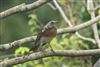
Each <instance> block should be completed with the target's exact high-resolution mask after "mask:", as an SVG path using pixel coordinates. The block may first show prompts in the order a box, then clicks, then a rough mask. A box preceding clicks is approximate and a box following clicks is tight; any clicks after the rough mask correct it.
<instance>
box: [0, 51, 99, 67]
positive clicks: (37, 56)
mask: <svg viewBox="0 0 100 67" xmlns="http://www.w3.org/2000/svg"><path fill="white" fill-rule="evenodd" d="M97 54H100V49H93V50H55V51H54V52H53V51H44V52H42V51H40V52H36V53H32V54H28V55H25V56H21V57H16V58H12V59H8V60H5V61H2V62H0V67H6V66H11V65H15V64H19V63H24V62H26V61H30V60H37V59H40V58H45V57H52V56H65V57H79V56H92V55H97Z"/></svg>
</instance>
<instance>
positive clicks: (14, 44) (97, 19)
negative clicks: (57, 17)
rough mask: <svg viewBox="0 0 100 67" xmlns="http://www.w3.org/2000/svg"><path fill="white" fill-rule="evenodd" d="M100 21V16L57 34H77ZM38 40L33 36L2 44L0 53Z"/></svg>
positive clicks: (59, 30)
mask: <svg viewBox="0 0 100 67" xmlns="http://www.w3.org/2000/svg"><path fill="white" fill-rule="evenodd" d="M99 20H100V15H99V16H97V17H95V18H93V19H91V20H90V21H87V22H84V23H82V24H79V25H76V26H74V27H68V28H61V29H58V30H57V34H62V33H72V32H76V31H78V30H81V29H84V28H86V27H89V26H90V25H92V24H94V23H96V22H97V21H99ZM35 38H36V36H31V37H27V38H23V39H20V40H16V41H14V42H12V43H9V44H1V45H0V51H2V50H8V49H10V48H12V47H15V46H16V47H17V46H20V45H21V44H24V43H27V42H32V41H34V40H35Z"/></svg>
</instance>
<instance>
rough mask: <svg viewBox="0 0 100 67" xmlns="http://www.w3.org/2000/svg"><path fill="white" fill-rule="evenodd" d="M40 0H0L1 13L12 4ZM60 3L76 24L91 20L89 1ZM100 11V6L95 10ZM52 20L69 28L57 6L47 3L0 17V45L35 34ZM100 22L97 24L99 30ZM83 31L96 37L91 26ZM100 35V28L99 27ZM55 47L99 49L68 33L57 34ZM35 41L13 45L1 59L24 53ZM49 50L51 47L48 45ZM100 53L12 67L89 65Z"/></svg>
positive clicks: (95, 3) (0, 53)
mask: <svg viewBox="0 0 100 67" xmlns="http://www.w3.org/2000/svg"><path fill="white" fill-rule="evenodd" d="M34 1H37V0H0V12H2V11H4V10H6V9H9V8H11V7H13V6H16V5H19V4H22V3H26V4H30V3H32V2H34ZM58 1H59V3H60V6H61V7H62V8H63V10H64V11H65V14H66V16H67V17H68V18H69V19H70V20H71V22H72V24H73V25H77V24H80V23H82V22H85V21H88V20H90V15H89V13H88V11H87V9H86V0H58ZM94 5H95V6H98V5H100V1H99V0H94ZM99 14H100V9H97V10H96V15H99ZM50 20H56V21H58V23H57V27H58V28H64V27H68V25H67V24H66V23H65V21H64V20H63V18H62V17H61V15H60V13H59V11H58V10H57V9H53V8H51V6H49V5H48V4H45V5H43V6H41V7H39V8H37V9H35V10H31V11H27V12H20V13H16V14H14V15H11V16H8V17H6V18H3V19H0V44H5V43H10V42H13V41H15V40H18V39H21V38H25V37H28V36H32V35H36V34H37V32H38V31H39V30H40V28H41V27H42V26H43V25H45V24H46V23H47V22H48V21H50ZM99 27H100V21H99V23H98V29H99ZM79 32H80V34H82V35H83V36H86V37H91V38H93V32H92V29H91V28H86V29H83V30H81V31H79ZM99 34H100V29H99ZM51 44H52V47H53V48H54V49H55V50H64V49H66V50H80V49H82V50H84V49H90V48H91V49H94V48H97V46H96V45H94V44H92V43H91V42H87V41H83V40H81V39H80V38H78V37H77V36H76V35H75V34H72V33H65V34H61V35H58V36H56V37H55V38H54V39H53V40H52V42H51ZM31 46H32V43H28V44H24V45H22V46H20V47H19V48H13V49H10V50H9V51H3V52H1V51H0V59H1V60H3V59H4V58H7V57H9V58H11V57H16V56H20V55H24V53H25V52H28V50H29V48H31ZM46 49H48V50H49V47H48V48H46ZM98 58H100V56H98V55H97V56H95V57H93V59H92V60H91V57H76V58H72V57H49V58H44V61H45V64H42V63H41V62H40V61H39V60H35V61H29V62H25V63H23V64H18V65H14V66H12V67H90V66H91V64H94V63H95V61H96V60H97V59H98Z"/></svg>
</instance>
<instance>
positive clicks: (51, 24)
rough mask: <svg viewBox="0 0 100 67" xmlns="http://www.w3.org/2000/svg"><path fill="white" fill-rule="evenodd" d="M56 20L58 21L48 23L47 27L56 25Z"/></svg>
mask: <svg viewBox="0 0 100 67" xmlns="http://www.w3.org/2000/svg"><path fill="white" fill-rule="evenodd" d="M56 22H57V21H54V20H52V21H49V22H48V24H47V27H49V28H52V27H56Z"/></svg>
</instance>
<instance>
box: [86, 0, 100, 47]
mask: <svg viewBox="0 0 100 67" xmlns="http://www.w3.org/2000/svg"><path fill="white" fill-rule="evenodd" d="M87 10H88V12H89V13H90V15H91V18H92V19H93V18H95V9H94V5H93V1H92V0H91V1H90V0H87ZM92 29H93V33H94V38H95V41H96V43H97V45H98V47H99V48H100V38H99V33H98V29H97V24H96V23H95V24H93V25H92Z"/></svg>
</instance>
